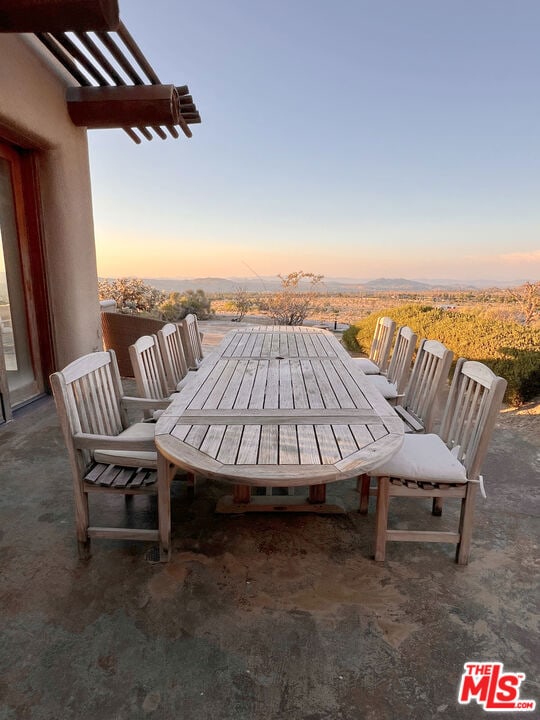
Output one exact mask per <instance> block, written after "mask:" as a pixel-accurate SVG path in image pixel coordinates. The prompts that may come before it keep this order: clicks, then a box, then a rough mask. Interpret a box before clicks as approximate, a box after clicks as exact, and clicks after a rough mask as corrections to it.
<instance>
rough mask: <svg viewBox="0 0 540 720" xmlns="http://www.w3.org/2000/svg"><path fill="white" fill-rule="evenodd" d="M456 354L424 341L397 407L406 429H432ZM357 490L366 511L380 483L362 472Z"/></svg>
mask: <svg viewBox="0 0 540 720" xmlns="http://www.w3.org/2000/svg"><path fill="white" fill-rule="evenodd" d="M453 357H454V353H453V352H452V351H451V350H448V348H446V347H445V346H444V345H443V344H442V343H440V342H438V341H437V340H426V339H424V340H422V341H421V343H420V347H419V348H418V352H417V354H416V360H415V361H414V367H413V370H412V374H411V378H410V380H409V384H408V385H407V389H406V391H405V396H404V398H403V403H402V404H401V405H396V406H395V407H394V410H395V411H396V412H397V414H398V415H399V416H400V417H401V419H402V420H403V424H404V426H405V427H404V429H405V432H406V433H411V432H412V433H423V432H428V433H429V432H433V425H434V420H435V411H436V409H437V404H438V401H439V399H440V397H441V395H442V392H443V389H444V386H445V383H446V381H447V380H448V373H449V372H450V365H451V364H452V359H453ZM368 377H369V378H375V377H378V376H376V375H370V376H368ZM358 490H359V491H360V512H361V513H362V514H366V513H367V511H368V505H369V496H370V495H375V494H376V492H377V486H376V484H373V483H372V482H371V478H370V477H369V475H361V476H360V478H359V480H358ZM438 503H439V499H437V508H436V509H435V513H437V512H438V511H439V508H438ZM439 514H440V513H439Z"/></svg>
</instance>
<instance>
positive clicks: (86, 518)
mask: <svg viewBox="0 0 540 720" xmlns="http://www.w3.org/2000/svg"><path fill="white" fill-rule="evenodd" d="M74 494H75V527H76V531H77V546H78V551H79V557H80V558H81V560H88V558H89V557H90V555H91V553H90V538H89V537H88V526H89V524H90V512H89V508H88V493H85V492H84V489H83V487H82V483H80V482H77V483H76V484H75V493H74Z"/></svg>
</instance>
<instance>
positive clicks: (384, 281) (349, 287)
mask: <svg viewBox="0 0 540 720" xmlns="http://www.w3.org/2000/svg"><path fill="white" fill-rule="evenodd" d="M145 282H147V283H148V284H149V285H152V286H153V287H156V288H158V289H159V290H165V291H168V292H186V290H198V289H201V290H204V292H205V293H208V294H214V293H233V292H235V291H237V290H238V289H240V288H241V289H243V290H247V291H248V292H275V291H276V290H279V288H280V281H279V278H277V277H275V276H272V277H229V278H216V277H205V278H145ZM523 282H525V281H524V280H515V281H512V282H509V281H504V282H503V281H487V280H473V281H470V282H463V281H459V280H450V279H429V280H428V279H425V280H424V279H421V280H408V279H406V278H377V279H375V280H368V279H364V278H362V279H360V278H358V279H357V278H332V277H328V278H325V279H324V282H323V285H322V288H321V289H322V290H325V291H327V292H331V293H339V292H341V293H353V294H354V293H369V292H428V291H431V290H454V291H459V290H478V289H481V288H495V287H498V288H506V287H516V286H517V285H521V284H522V283H523Z"/></svg>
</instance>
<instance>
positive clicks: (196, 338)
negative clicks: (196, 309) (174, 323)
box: [178, 313, 204, 370]
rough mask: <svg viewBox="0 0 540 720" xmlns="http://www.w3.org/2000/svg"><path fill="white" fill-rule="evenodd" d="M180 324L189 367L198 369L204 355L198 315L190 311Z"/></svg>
mask: <svg viewBox="0 0 540 720" xmlns="http://www.w3.org/2000/svg"><path fill="white" fill-rule="evenodd" d="M178 324H179V326H180V336H181V338H182V344H183V346H184V353H185V356H186V361H187V364H188V367H189V368H190V369H193V370H196V369H197V368H198V367H199V365H200V364H201V362H202V359H203V357H204V356H203V349H202V343H201V335H200V332H199V324H198V322H197V317H196V316H195V315H193V314H192V313H190V314H189V315H186V317H185V318H184V319H183V320H182V321H181V322H180V323H178Z"/></svg>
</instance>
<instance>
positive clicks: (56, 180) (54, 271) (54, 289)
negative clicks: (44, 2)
mask: <svg viewBox="0 0 540 720" xmlns="http://www.w3.org/2000/svg"><path fill="white" fill-rule="evenodd" d="M67 84H69V80H68V79H66V78H65V76H64V73H63V71H62V70H58V69H56V68H55V67H54V63H53V61H52V60H51V59H49V57H48V54H47V52H46V51H45V50H41V49H40V45H39V43H38V42H37V41H36V40H35V39H34V38H33V37H32V36H20V35H2V34H0V139H3V140H11V141H13V142H16V143H17V144H18V145H19V146H21V147H25V148H30V149H34V150H35V151H36V153H37V158H38V168H39V185H40V193H41V204H42V211H43V234H44V245H45V263H46V269H47V284H48V292H49V297H50V307H51V314H52V322H53V334H54V345H55V355H56V363H57V366H58V367H63V366H64V365H66V364H67V363H68V362H70V361H71V360H73V359H75V358H76V357H78V356H79V355H83V354H85V353H87V352H91V351H93V350H96V349H99V348H100V347H101V339H100V338H101V330H100V319H99V305H98V300H97V269H96V254H95V242H94V228H93V217H92V197H91V188H90V170H89V162H88V144H87V138H86V131H85V130H84V129H81V128H76V127H75V126H74V125H73V124H72V123H71V121H70V119H69V116H68V113H67V109H66V100H65V86H66V85H67ZM71 84H73V81H71Z"/></svg>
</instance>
